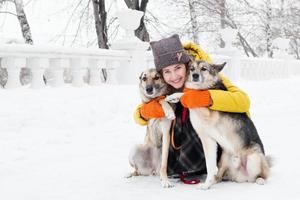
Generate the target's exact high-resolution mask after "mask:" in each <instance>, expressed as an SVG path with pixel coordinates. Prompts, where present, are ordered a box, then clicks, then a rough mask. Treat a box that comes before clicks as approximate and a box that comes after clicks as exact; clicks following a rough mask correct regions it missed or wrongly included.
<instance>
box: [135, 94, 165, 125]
mask: <svg viewBox="0 0 300 200" xmlns="http://www.w3.org/2000/svg"><path fill="white" fill-rule="evenodd" d="M164 98H165V97H164V96H161V97H157V98H155V99H153V100H151V101H149V102H148V103H145V104H144V105H143V106H142V107H141V110H140V112H141V115H142V117H143V118H144V119H146V120H148V119H151V118H162V117H164V116H165V112H164V110H163V109H162V107H161V105H160V103H159V100H161V99H164Z"/></svg>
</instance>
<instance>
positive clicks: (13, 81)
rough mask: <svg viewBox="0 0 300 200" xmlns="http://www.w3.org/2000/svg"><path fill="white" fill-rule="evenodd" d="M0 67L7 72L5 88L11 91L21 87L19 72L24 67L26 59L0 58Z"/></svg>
mask: <svg viewBox="0 0 300 200" xmlns="http://www.w3.org/2000/svg"><path fill="white" fill-rule="evenodd" d="M1 66H2V67H3V68H6V70H7V83H6V85H5V88H7V89H12V88H17V87H20V86H21V83H20V71H21V68H22V67H25V66H26V59H25V58H22V57H2V59H1Z"/></svg>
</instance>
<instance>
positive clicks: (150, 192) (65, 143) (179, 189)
mask: <svg viewBox="0 0 300 200" xmlns="http://www.w3.org/2000/svg"><path fill="white" fill-rule="evenodd" d="M92 2H93V1H88V0H76V1H73V0H72V1H71V0H63V1H61V0H60V1H58V0H53V1H46V0H27V1H26V0H23V5H24V7H23V8H24V10H25V12H26V17H27V20H28V23H29V25H30V28H31V36H32V40H33V45H24V44H20V43H23V42H24V39H23V36H22V32H21V29H20V24H19V21H18V20H17V17H16V16H15V15H16V10H15V4H14V3H22V1H20V0H14V1H13V2H11V1H5V0H4V1H3V0H0V59H1V68H0V69H1V73H0V78H1V80H0V83H1V86H2V87H1V88H0V102H1V103H0V199H3V200H6V199H7V200H20V199H26V200H35V199H37V200H40V199H43V200H48V199H49V200H50V199H51V200H52V199H55V200H59V199H62V200H74V199H121V198H122V199H166V198H168V199H169V198H172V199H222V200H223V199H245V200H246V199H283V198H284V199H299V198H300V191H299V189H298V187H299V178H300V173H299V170H298V166H299V165H300V154H299V153H298V149H297V147H298V143H299V142H298V140H299V139H300V137H299V136H298V132H299V129H300V125H299V121H300V106H299V105H298V104H299V103H298V102H299V101H300V87H299V85H300V64H299V47H300V46H299V44H300V15H299V13H300V12H299V11H300V1H299V0H261V1H249V2H248V1H246V0H236V1H230V0H227V1H217V0H214V1H205V0H203V1H193V0H189V1H180V0H174V1H162V0H157V1H147V2H148V4H147V9H146V11H145V18H144V20H145V25H146V28H147V31H148V33H149V37H150V39H151V40H155V39H160V38H162V37H167V36H169V35H171V34H173V33H179V34H180V36H181V38H182V40H183V41H197V43H199V44H200V45H201V47H202V48H203V49H204V50H206V51H207V52H208V53H209V54H210V55H212V58H213V60H214V61H216V62H221V61H224V60H225V61H227V62H228V63H229V64H228V66H227V67H228V68H227V69H226V70H225V72H224V73H225V74H226V75H228V76H229V77H230V78H231V79H232V81H233V83H234V84H235V85H237V86H239V87H240V88H242V89H243V90H245V91H246V92H247V94H248V95H249V96H250V99H251V109H250V112H251V117H252V119H253V121H254V123H255V124H256V127H257V129H258V132H259V134H260V136H261V138H262V141H263V142H264V145H265V150H266V153H267V154H270V155H272V156H273V157H274V159H275V163H274V167H272V168H271V176H270V178H269V179H268V181H267V184H266V185H263V186H260V185H256V184H249V183H243V184H237V183H231V182H224V183H220V184H217V185H214V186H213V187H212V188H211V189H210V190H208V191H201V190H197V189H196V186H195V185H184V184H183V183H181V182H179V181H178V180H172V182H174V183H175V187H173V188H169V189H164V188H162V187H161V185H160V181H159V178H158V177H134V178H131V179H125V178H124V175H125V174H126V173H127V172H128V171H129V170H130V167H129V164H128V158H127V157H128V153H129V149H130V147H131V146H132V145H133V144H136V143H141V142H142V141H143V137H144V134H145V127H141V126H139V125H137V124H135V122H134V121H133V116H132V115H133V110H134V109H135V107H136V105H138V104H139V103H140V97H139V94H138V86H137V84H136V82H135V81H134V80H136V79H137V74H138V72H139V71H141V70H142V69H144V68H146V67H151V66H153V63H152V62H153V61H152V60H151V59H152V58H151V54H149V52H148V53H145V52H146V50H138V51H137V52H135V53H136V54H135V53H132V52H133V51H132V49H131V51H129V50H130V48H129V49H127V50H126V45H128V44H135V45H136V46H138V47H139V48H141V49H143V48H144V47H145V46H144V44H145V43H140V40H138V42H137V40H134V39H133V38H132V36H131V35H130V34H128V32H126V31H124V29H123V28H122V25H120V23H121V19H116V16H117V11H119V10H123V9H125V8H126V7H127V6H126V4H125V1H120V0H118V1H105V3H106V4H105V6H106V11H107V22H108V23H107V25H108V41H107V45H108V48H109V50H106V51H100V50H98V49H97V48H98V41H97V35H96V30H95V26H94V23H95V22H94V16H93V5H92ZM127 2H130V1H127ZM132 2H133V1H132ZM141 2H144V3H145V1H141ZM141 2H140V3H141ZM222 2H225V4H224V5H225V7H222V6H221V5H223V4H222ZM18 5H20V4H18ZM222 8H226V14H225V15H222V14H221V13H222V12H219V11H221V10H222ZM191 16H194V17H191ZM193 19H196V20H193ZM220 19H222V20H220ZM125 21H126V20H125ZM220 21H222V22H224V24H222V23H220ZM234 25H235V26H234ZM222 26H224V27H225V28H228V27H231V28H236V29H237V30H238V32H230V33H232V34H231V36H232V35H233V34H235V35H234V36H236V35H237V37H233V38H232V37H231V38H230V37H226V36H228V35H226V34H223V35H222V34H221V33H222V30H221V28H224V27H222ZM132 33H133V30H132ZM227 34H228V32H227ZM239 35H241V36H239ZM144 36H145V35H144ZM222 36H223V37H224V38H222V39H224V40H225V47H223V48H220V44H221V42H220V38H221V37H222ZM243 38H244V39H245V40H243ZM144 40H145V38H144ZM231 40H232V41H231ZM146 41H147V40H146ZM226 41H227V43H226ZM231 42H232V43H231ZM116 44H118V45H119V46H122V45H123V46H122V48H124V46H125V50H124V49H122V48H117V47H118V45H116ZM28 46H30V47H28ZM221 46H222V44H221ZM128 52H129V53H128ZM130 53H132V54H130ZM247 54H248V56H249V57H248V56H247ZM254 54H255V55H256V56H257V57H254ZM104 55H105V56H104ZM141 55H142V56H141ZM56 56H59V59H61V60H63V61H62V62H61V63H60V62H59V61H61V60H59V59H58V61H57V60H56V61H57V62H52V61H53V59H56ZM77 57H80V59H79V60H78V59H77ZM98 57H99V59H100V61H103V59H104V60H105V59H106V60H105V62H99V63H102V65H103V66H106V69H107V74H108V79H107V80H106V81H105V80H104V78H103V74H102V70H100V68H96V69H95V68H93V67H94V66H92V67H91V66H90V65H91V63H94V62H90V61H91V60H92V61H94V60H97V58H98ZM141 57H145V59H144V60H143V59H140V58H141ZM17 58H18V59H17ZM112 58H113V60H112ZM129 58H130V59H132V60H128V59H129ZM26 60H27V64H26ZM29 60H30V62H29ZM66 60H67V61H68V62H66ZM46 61H47V62H46ZM48 61H50V64H49V63H48ZM77 62H78V63H79V64H78V63H77ZM87 62H88V63H89V66H88V67H86V65H80V64H81V63H85V64H86V63H87ZM29 63H30V64H31V65H29ZM41 63H42V64H45V63H48V65H47V68H42V71H43V72H44V71H45V77H46V78H47V81H48V82H47V85H46V86H44V85H43V81H42V80H43V79H42V76H37V77H36V76H35V75H39V72H40V71H39V70H37V69H36V68H34V67H32V66H35V67H36V66H40V64H41ZM76 63H77V64H78V65H76ZM96 63H97V64H99V63H98V62H96ZM124 63H125V64H124ZM126 63H127V64H126ZM141 63H143V64H144V65H141ZM60 64H61V65H60ZM20 65H21V66H22V67H25V66H27V65H28V66H27V67H30V68H31V69H30V70H29V72H30V73H28V71H22V72H21V82H22V84H20V81H19V79H18V78H17V79H13V78H11V77H10V76H8V77H7V73H9V74H10V75H16V74H17V75H18V76H19V73H20ZM75 65H76V66H77V68H75V67H74V66H75ZM52 66H56V67H58V69H57V68H51V67H52ZM66 66H68V69H66V68H64V67H66ZM82 66H84V67H82ZM103 66H102V67H103ZM137 66H139V67H137ZM232 66H240V68H233V67H232ZM5 67H6V68H5ZM87 68H88V69H89V70H88V71H89V74H87V73H86V72H87ZM79 69H80V70H82V69H84V70H82V71H80V70H79ZM124 69H125V70H124ZM132 69H134V70H132ZM53 70H54V71H55V70H56V71H58V72H59V73H60V75H61V76H63V77H64V83H62V82H59V81H55V80H56V78H57V74H55V73H54V71H53ZM59 70H60V71H59ZM76 70H77V71H76ZM75 72H76V73H75ZM81 72H82V73H81ZM59 73H58V75H59ZM95 74H96V75H97V76H96V78H95V76H94V75H95ZM79 75H82V76H84V79H83V78H82V76H81V77H80V76H79ZM78 76H79V78H81V79H77V78H78ZM39 78H40V79H39ZM97 78H98V79H97ZM100 78H101V79H100ZM80 80H81V81H80ZM83 80H84V81H83ZM99 81H101V82H99ZM7 83H9V84H8V85H7ZM58 86H59V87H58ZM9 88H14V89H9ZM32 88H39V89H32Z"/></svg>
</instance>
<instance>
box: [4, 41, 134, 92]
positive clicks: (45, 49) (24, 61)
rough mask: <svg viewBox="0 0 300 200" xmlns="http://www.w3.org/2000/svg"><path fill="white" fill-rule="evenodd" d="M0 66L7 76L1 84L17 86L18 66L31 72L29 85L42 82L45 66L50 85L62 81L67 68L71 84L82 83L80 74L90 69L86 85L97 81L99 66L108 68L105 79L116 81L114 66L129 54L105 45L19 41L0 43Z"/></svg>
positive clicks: (78, 84)
mask: <svg viewBox="0 0 300 200" xmlns="http://www.w3.org/2000/svg"><path fill="white" fill-rule="evenodd" d="M0 59H1V67H2V68H6V70H7V74H8V79H7V83H6V85H5V88H16V87H19V86H20V85H21V84H20V80H19V75H20V71H21V68H25V67H27V68H29V69H30V70H31V73H32V81H31V87H32V88H41V87H43V86H44V85H45V83H44V80H43V75H44V73H45V70H46V69H49V70H50V71H51V72H52V73H51V74H52V80H51V82H50V83H49V84H51V85H52V86H61V85H63V84H64V79H63V73H64V70H65V69H67V68H69V69H70V71H71V75H72V85H74V86H82V85H84V80H83V77H84V75H85V74H86V72H87V70H89V72H90V79H89V84H90V85H98V84H100V83H101V77H100V70H101V69H103V68H104V69H107V70H108V80H107V82H109V83H114V82H116V80H115V79H116V75H115V74H114V73H115V71H116V69H117V68H119V67H120V65H121V64H120V63H128V62H129V61H130V59H131V56H130V54H129V53H128V52H126V51H121V50H106V49H87V48H84V49H74V48H66V47H54V46H33V45H25V44H23V45H21V44H9V45H0Z"/></svg>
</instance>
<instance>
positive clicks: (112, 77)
mask: <svg viewBox="0 0 300 200" xmlns="http://www.w3.org/2000/svg"><path fill="white" fill-rule="evenodd" d="M119 67H120V62H119V61H117V60H111V61H108V62H107V67H106V70H107V79H106V82H107V83H110V84H116V83H118V80H117V73H116V69H117V68H119ZM124 75H125V74H123V76H124Z"/></svg>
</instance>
